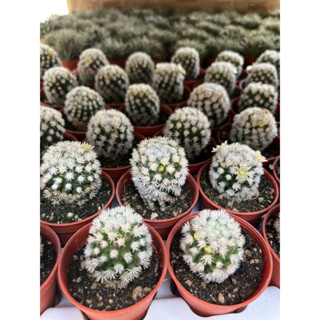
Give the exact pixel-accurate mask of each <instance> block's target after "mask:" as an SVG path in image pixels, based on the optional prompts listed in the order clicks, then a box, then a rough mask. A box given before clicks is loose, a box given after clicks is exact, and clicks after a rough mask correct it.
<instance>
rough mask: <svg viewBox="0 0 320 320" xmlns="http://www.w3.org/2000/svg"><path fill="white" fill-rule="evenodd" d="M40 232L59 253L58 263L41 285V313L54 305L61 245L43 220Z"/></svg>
mask: <svg viewBox="0 0 320 320" xmlns="http://www.w3.org/2000/svg"><path fill="white" fill-rule="evenodd" d="M40 233H41V234H42V235H44V236H45V237H46V238H47V239H48V240H49V241H50V242H52V244H53V246H54V249H55V251H56V254H57V257H56V263H55V264H54V266H53V268H52V270H51V272H50V274H49V276H48V278H47V279H46V280H45V281H44V282H43V283H42V285H41V287H40V314H42V313H43V312H44V311H45V310H46V309H48V308H50V307H53V305H54V298H55V294H56V283H57V271H58V264H59V260H60V251H61V245H60V240H59V238H58V236H57V235H56V233H55V232H54V231H53V230H52V229H51V228H49V227H47V226H46V225H45V224H44V223H43V222H41V221H40Z"/></svg>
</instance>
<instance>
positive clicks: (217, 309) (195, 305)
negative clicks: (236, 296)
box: [166, 212, 272, 317]
mask: <svg viewBox="0 0 320 320" xmlns="http://www.w3.org/2000/svg"><path fill="white" fill-rule="evenodd" d="M198 214H199V212H196V213H194V214H192V215H190V216H187V217H185V218H183V219H182V220H180V221H179V222H178V223H177V224H176V225H175V226H174V228H173V229H172V230H171V232H170V234H169V237H168V239H167V243H166V250H167V255H168V257H169V258H168V259H169V264H168V270H169V273H170V276H171V278H172V280H173V281H174V283H175V284H176V286H177V289H178V291H179V293H180V295H181V297H182V298H183V299H184V300H185V301H186V303H187V304H188V305H189V307H190V308H191V310H192V311H193V312H194V313H196V314H197V315H199V316H201V317H209V316H213V315H222V314H227V313H232V312H237V311H238V312H239V311H242V310H243V309H245V308H246V307H247V305H248V304H249V303H251V302H252V301H254V300H255V299H257V298H258V297H259V296H260V295H261V294H262V293H263V291H264V290H265V289H266V288H267V286H268V284H269V281H270V278H271V273H272V258H271V254H270V251H269V249H268V245H267V244H266V242H265V240H264V239H263V238H262V236H261V235H260V233H259V232H258V231H257V230H256V229H255V228H254V227H253V226H252V225H250V224H249V223H248V222H246V221H245V220H243V219H241V218H239V217H236V216H232V217H233V218H234V219H235V220H236V221H237V222H238V223H239V224H240V226H241V227H242V228H244V229H246V230H247V231H248V232H249V233H250V235H251V237H252V238H253V240H254V241H255V242H256V243H258V244H259V245H260V247H261V249H262V255H263V258H264V268H263V275H262V280H261V283H260V285H259V287H258V289H257V290H256V291H254V292H253V294H252V295H251V297H249V298H248V299H247V300H245V301H243V302H241V303H238V304H234V305H224V306H223V305H217V304H213V303H208V302H205V301H203V300H201V299H199V298H196V297H195V296H194V295H192V294H191V293H190V292H189V291H188V290H187V289H185V288H184V287H183V286H182V285H181V283H180V282H179V280H178V279H177V278H176V276H175V273H174V270H173V268H172V266H171V263H170V248H171V244H172V241H173V239H174V237H175V236H176V234H178V232H179V231H180V229H181V228H182V226H183V225H184V224H185V223H186V222H187V221H190V220H191V219H192V218H194V217H195V216H196V215H198ZM190 272H191V271H190Z"/></svg>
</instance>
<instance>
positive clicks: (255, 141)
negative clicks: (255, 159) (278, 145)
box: [230, 107, 278, 151]
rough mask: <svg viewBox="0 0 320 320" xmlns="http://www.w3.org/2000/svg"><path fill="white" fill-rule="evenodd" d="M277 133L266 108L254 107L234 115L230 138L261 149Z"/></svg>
mask: <svg viewBox="0 0 320 320" xmlns="http://www.w3.org/2000/svg"><path fill="white" fill-rule="evenodd" d="M277 134H278V128H277V123H276V120H275V118H274V116H273V114H272V113H271V112H270V111H268V110H267V109H262V108H258V107H254V108H248V109H245V110H244V111H242V112H241V113H239V114H237V115H235V117H234V118H233V122H232V127H231V131H230V140H231V141H233V142H236V141H237V142H240V143H244V144H246V145H248V146H249V147H251V148H253V149H255V150H260V151H262V150H264V149H265V148H267V147H268V146H269V145H270V144H271V143H272V141H273V139H274V138H275V137H276V136H277Z"/></svg>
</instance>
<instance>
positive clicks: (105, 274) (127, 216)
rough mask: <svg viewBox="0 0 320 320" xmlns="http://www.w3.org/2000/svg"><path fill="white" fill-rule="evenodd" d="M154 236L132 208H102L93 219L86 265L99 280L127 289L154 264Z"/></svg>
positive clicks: (114, 286) (108, 285) (87, 245)
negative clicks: (151, 259)
mask: <svg viewBox="0 0 320 320" xmlns="http://www.w3.org/2000/svg"><path fill="white" fill-rule="evenodd" d="M152 253H153V249H152V237H151V234H150V232H149V229H148V227H147V226H146V225H145V224H144V223H143V219H142V217H141V216H140V215H139V214H138V213H136V212H135V211H134V210H133V209H131V208H129V207H115V208H112V209H109V208H108V209H106V210H104V211H102V212H101V213H100V214H99V215H98V216H97V217H96V218H95V219H94V220H93V221H92V226H91V227H90V230H89V236H88V239H87V243H86V246H85V250H84V256H85V267H86V269H87V271H88V272H89V273H90V274H91V275H92V276H93V278H94V279H95V281H96V282H99V281H101V282H103V283H104V285H106V286H107V287H113V288H125V287H127V286H128V284H129V283H130V282H131V281H132V280H134V279H136V278H139V276H140V275H141V273H142V271H143V269H146V268H148V267H149V266H150V258H151V255H152Z"/></svg>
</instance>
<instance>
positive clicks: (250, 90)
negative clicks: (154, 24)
mask: <svg viewBox="0 0 320 320" xmlns="http://www.w3.org/2000/svg"><path fill="white" fill-rule="evenodd" d="M277 102H278V92H277V90H276V89H275V87H274V86H272V85H270V84H264V83H261V82H251V83H249V84H248V85H247V86H246V87H245V88H244V90H243V92H242V93H241V95H240V99H239V102H238V113H239V112H241V111H243V110H245V109H247V108H252V107H259V108H265V109H268V110H269V111H270V112H271V113H273V114H274V113H275V111H276V107H277Z"/></svg>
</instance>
